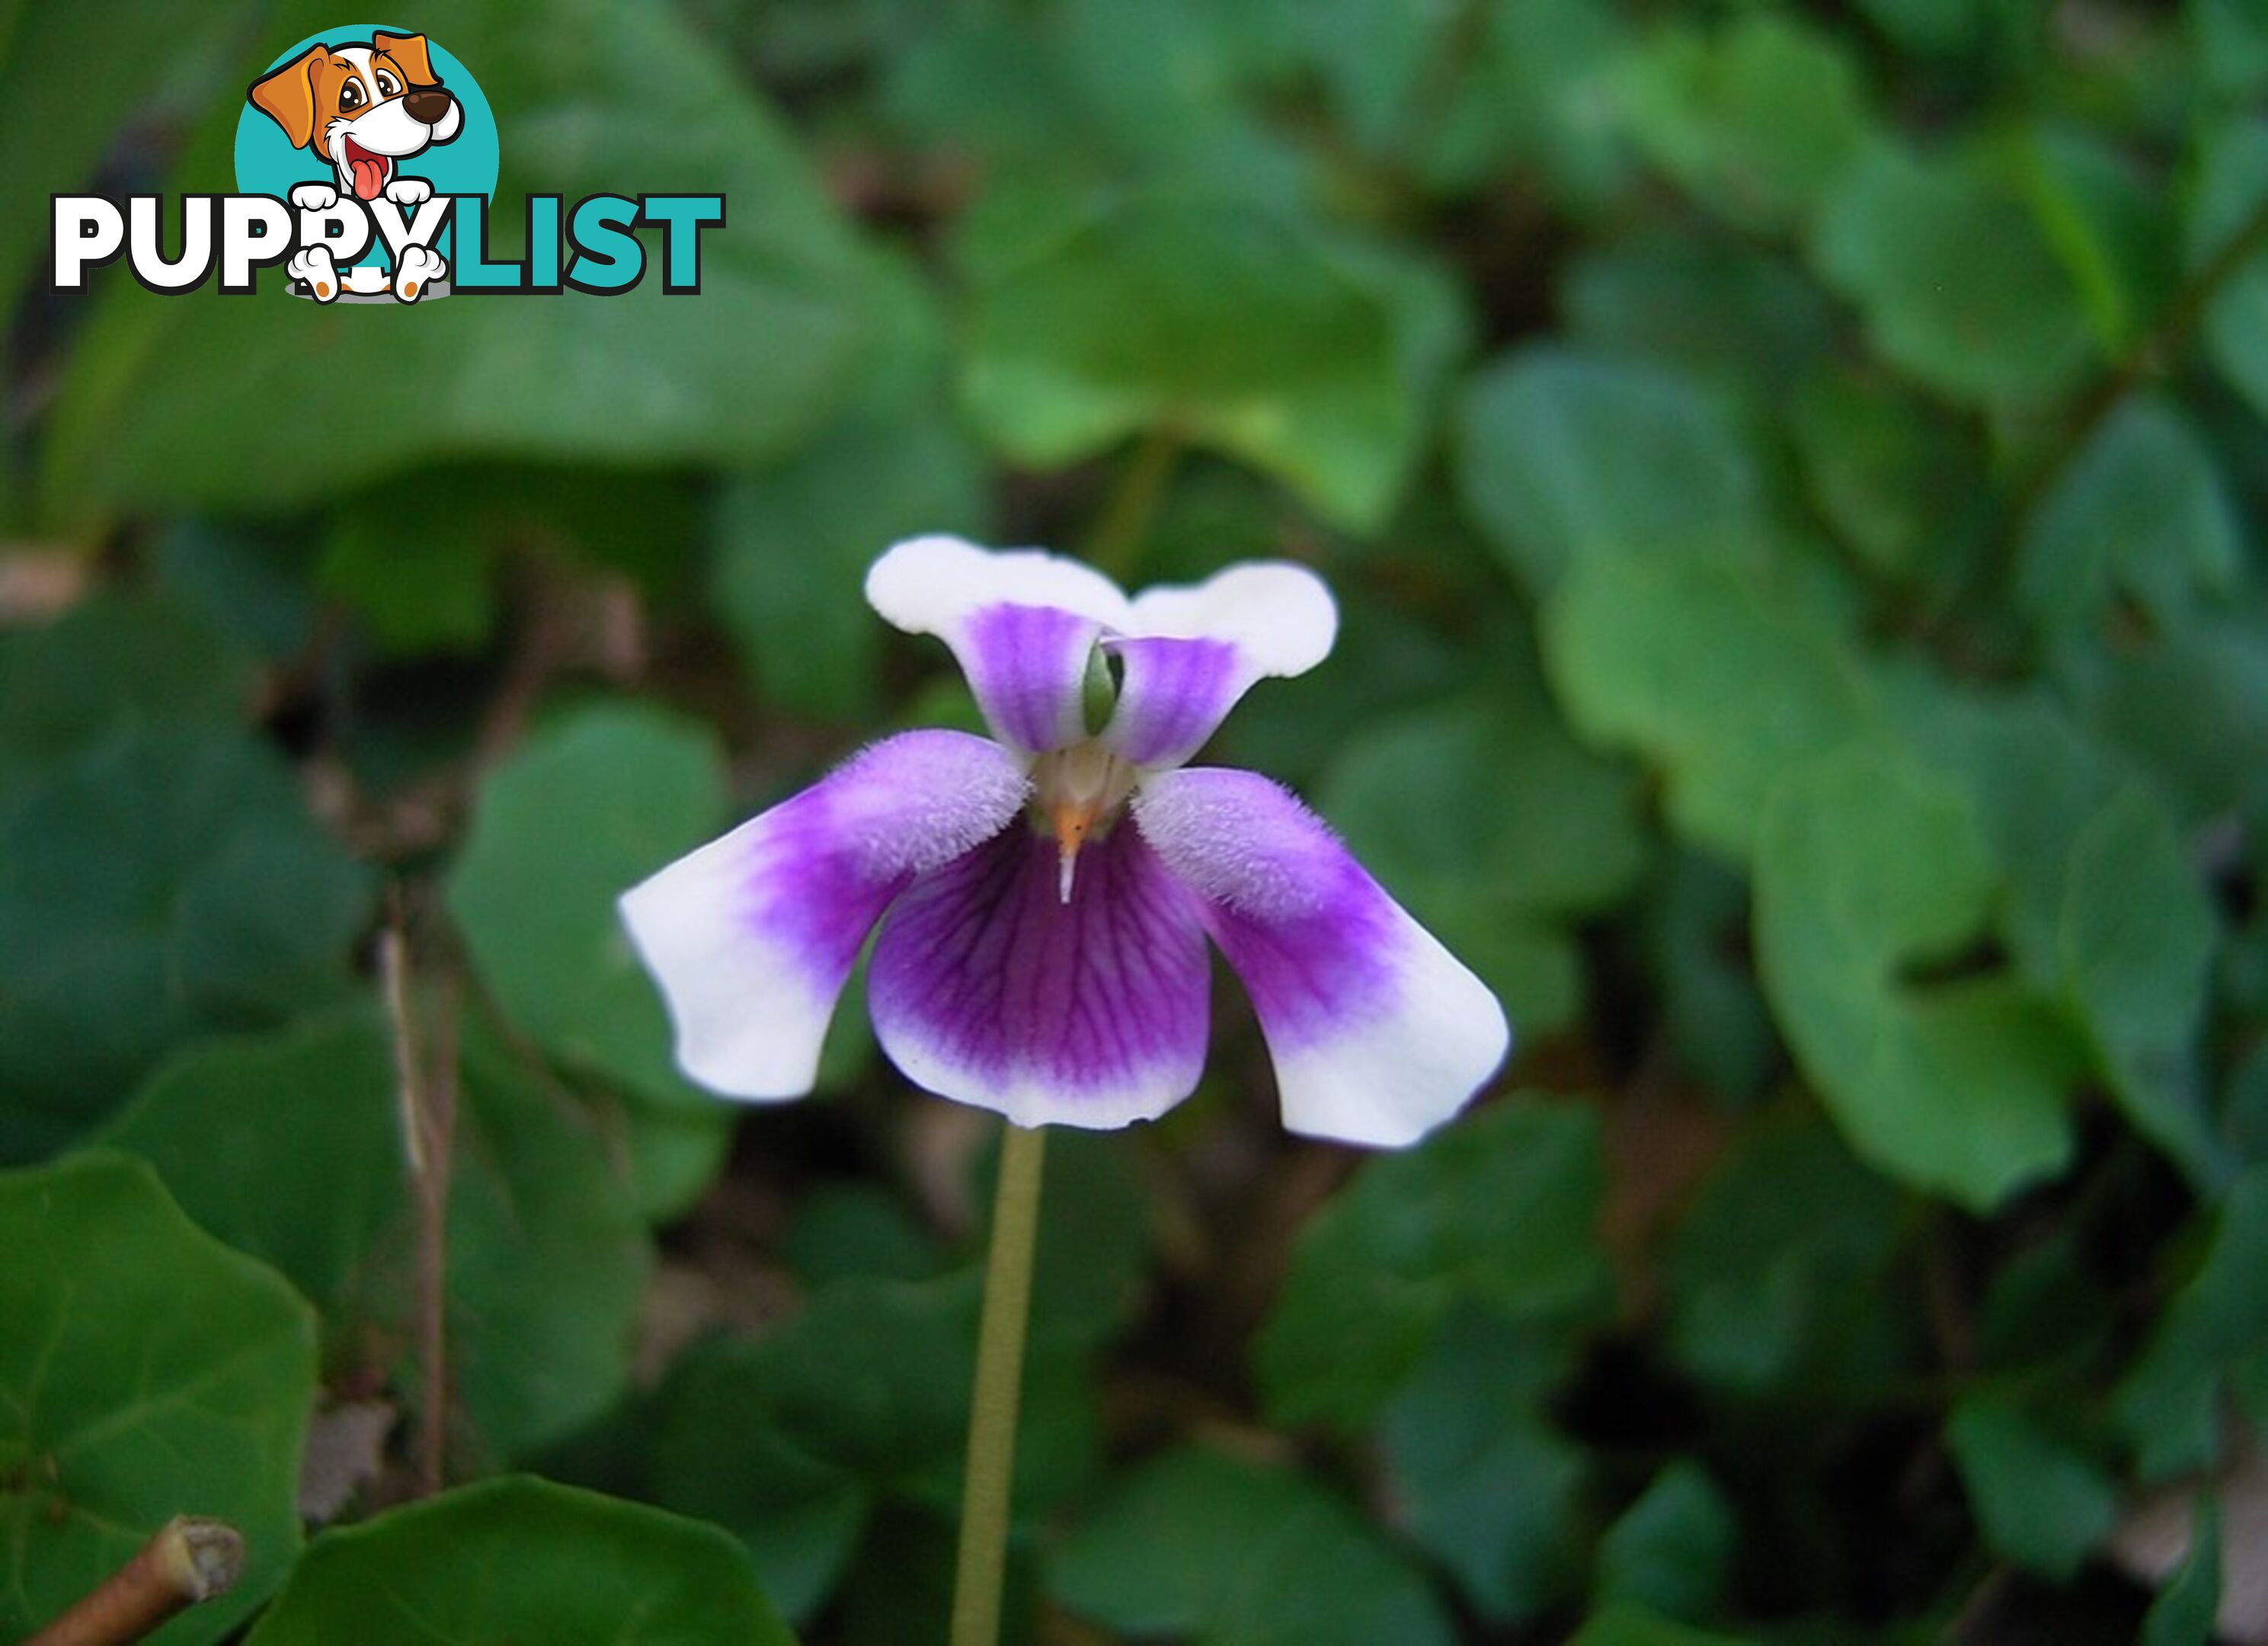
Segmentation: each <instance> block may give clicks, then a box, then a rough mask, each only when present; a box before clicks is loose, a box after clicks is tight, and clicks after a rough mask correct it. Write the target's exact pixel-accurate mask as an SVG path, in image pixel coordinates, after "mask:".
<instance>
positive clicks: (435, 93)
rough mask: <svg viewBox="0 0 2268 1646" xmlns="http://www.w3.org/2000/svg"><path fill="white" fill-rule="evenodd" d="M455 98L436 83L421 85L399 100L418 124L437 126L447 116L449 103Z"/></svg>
mask: <svg viewBox="0 0 2268 1646" xmlns="http://www.w3.org/2000/svg"><path fill="white" fill-rule="evenodd" d="M455 101H456V99H455V98H453V97H452V96H450V95H449V93H448V92H445V91H443V90H442V89H441V88H440V87H439V86H438V85H421V86H419V87H418V88H417V89H416V91H414V92H410V93H409V95H408V96H406V97H404V98H403V99H402V100H401V106H402V107H404V108H406V109H408V110H409V118H410V119H412V120H414V121H416V122H417V123H418V124H419V125H421V126H438V125H439V124H440V123H441V122H443V121H445V120H446V119H447V118H448V117H449V105H450V104H452V103H453V102H455Z"/></svg>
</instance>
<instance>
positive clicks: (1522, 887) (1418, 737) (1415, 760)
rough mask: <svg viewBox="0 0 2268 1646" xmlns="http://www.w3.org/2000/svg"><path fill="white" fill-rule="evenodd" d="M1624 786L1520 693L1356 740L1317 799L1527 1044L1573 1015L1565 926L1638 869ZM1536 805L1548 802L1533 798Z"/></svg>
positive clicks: (1641, 852) (1450, 707)
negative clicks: (1476, 978) (1494, 999)
mask: <svg viewBox="0 0 2268 1646" xmlns="http://www.w3.org/2000/svg"><path fill="white" fill-rule="evenodd" d="M1635 791H1636V785H1635V784H1634V783H1633V781H1632V779H1631V773H1630V772H1629V771H1626V770H1624V769H1622V768H1619V767H1617V766H1616V765H1613V764H1609V763H1608V762H1606V761H1604V760H1602V759H1600V758H1599V757H1597V756H1595V755H1594V754H1592V753H1591V752H1590V751H1588V750H1587V749H1584V748H1583V747H1582V746H1581V745H1580V744H1578V743H1577V742H1575V741H1574V740H1573V739H1572V738H1571V737H1569V736H1568V735H1567V733H1566V731H1565V727H1562V726H1561V725H1560V724H1559V723H1558V721H1557V719H1556V718H1554V717H1553V716H1552V715H1551V713H1550V711H1549V709H1547V708H1546V707H1545V706H1544V705H1543V703H1542V702H1541V701H1540V700H1539V698H1537V696H1536V695H1535V693H1534V692H1533V691H1532V690H1529V691H1522V692H1520V693H1518V694H1516V695H1514V696H1513V700H1512V701H1511V702H1508V703H1507V702H1504V701H1502V700H1501V698H1499V694H1496V693H1491V694H1489V695H1488V696H1485V697H1476V698H1466V699H1464V700H1462V701H1454V702H1451V703H1448V704H1444V705H1436V706H1432V707H1429V708H1426V709H1424V710H1420V711H1416V712H1410V713H1406V714H1403V715H1398V716H1395V717H1394V718H1393V719H1391V720H1383V721H1381V722H1380V723H1379V724H1377V725H1376V726H1375V727H1373V728H1372V729H1370V730H1369V731H1367V732H1366V733H1359V734H1357V735H1356V736H1354V737H1353V738H1351V739H1350V740H1349V741H1348V742H1347V743H1346V746H1345V749H1344V752H1343V753H1342V754H1341V755H1340V757H1339V758H1338V760H1337V763H1336V764H1333V766H1332V767H1331V769H1330V772H1329V777H1328V778H1327V779H1326V781H1325V783H1324V785H1323V786H1322V790H1321V792H1320V793H1318V795H1317V797H1316V804H1317V806H1318V808H1320V809H1321V810H1322V814H1323V815H1324V816H1326V817H1328V818H1329V819H1330V820H1331V822H1332V823H1335V824H1336V825H1337V827H1338V828H1339V829H1340V830H1342V831H1343V832H1344V834H1345V836H1346V838H1347V843H1348V845H1350V846H1351V847H1352V849H1353V851H1354V853H1355V855H1356V856H1358V857H1359V858H1360V859H1361V860H1362V861H1363V863H1364V865H1365V866H1366V867H1368V868H1369V869H1370V871H1371V872H1372V873H1373V874H1374V875H1377V876H1378V877H1379V879H1380V881H1381V882H1382V883H1384V885H1385V886H1386V887H1387V888H1388V890H1390V891H1392V892H1393V893H1394V895H1395V897H1399V898H1400V899H1401V900H1402V901H1403V903H1404V904H1407V905H1408V906H1409V908H1410V912H1412V913H1414V914H1415V915H1416V916H1417V917H1418V919H1419V920H1421V921H1422V922H1424V923H1425V925H1426V926H1428V927H1429V928H1431V929H1432V931H1433V932H1434V933H1435V934H1437V935H1439V936H1440V938H1441V939H1442V941H1445V942H1447V943H1448V944H1449V946H1450V947H1451V948H1454V949H1455V950H1456V951H1457V952H1458V953H1459V954H1460V955H1462V956H1464V958H1465V959H1466V961H1467V963H1469V964H1471V965H1473V966H1474V967H1475V968H1476V970H1477V971H1479V972H1480V974H1481V976H1482V977H1483V978H1484V979H1486V980H1487V982H1488V983H1489V985H1491V987H1492V988H1494V989H1495V990H1496V991H1497V993H1498V994H1499V996H1500V997H1501V998H1502V999H1503V1000H1506V1002H1507V1004H1508V1007H1509V1009H1510V1010H1511V1012H1512V1014H1513V1019H1514V1020H1515V1021H1516V1022H1519V1023H1520V1024H1521V1027H1522V1029H1523V1030H1524V1031H1526V1032H1528V1033H1530V1034H1535V1033H1540V1032H1543V1031H1544V1030H1548V1029H1550V1028H1551V1027H1553V1026H1555V1025H1557V1024H1560V1023H1564V1022H1567V1021H1568V1020H1569V1019H1570V1018H1572V1016H1573V1015H1575V1013H1576V1011H1577V1010H1578V1009H1579V1008H1580V1004H1581V1000H1580V993H1579V986H1580V985H1578V984H1577V981H1576V977H1577V959H1576V956H1575V954H1574V952H1573V947H1572V940H1571V939H1570V937H1569V936H1568V934H1567V933H1566V930H1565V921H1566V919H1567V917H1569V916H1571V915H1577V914H1581V913H1585V912H1590V911H1593V910H1596V909H1599V908H1602V907H1604V906H1606V905H1608V904H1611V903H1612V902H1614V901H1615V900H1616V898H1618V897H1621V896H1622V895H1623V894H1624V892H1625V891H1627V890H1628V889H1629V888H1630V886H1631V882H1633V881H1634V880H1635V879H1636V878H1637V875H1638V870H1639V868H1640V867H1641V866H1642V865H1643V863H1644V860H1645V853H1646V838H1645V836H1644V833H1643V832H1642V830H1641V829H1640V826H1639V823H1638V813H1637V794H1636V792H1635ZM1539 794H1545V795H1550V797H1551V803H1550V805H1548V806H1538V805H1535V804H1534V803H1532V797H1534V796H1535V795H1539ZM1563 979H1564V981H1563Z"/></svg>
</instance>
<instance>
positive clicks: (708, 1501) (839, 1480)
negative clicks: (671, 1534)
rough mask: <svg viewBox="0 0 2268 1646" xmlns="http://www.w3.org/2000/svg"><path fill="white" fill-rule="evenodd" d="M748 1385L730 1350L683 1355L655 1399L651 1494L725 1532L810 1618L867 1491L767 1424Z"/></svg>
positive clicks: (832, 1580)
mask: <svg viewBox="0 0 2268 1646" xmlns="http://www.w3.org/2000/svg"><path fill="white" fill-rule="evenodd" d="M792 1329H793V1328H791V1330H792ZM749 1385H750V1378H749V1367H748V1364H747V1359H746V1356H745V1355H744V1354H740V1353H739V1352H737V1351H735V1350H732V1349H729V1348H705V1349H702V1350H696V1352H695V1353H694V1354H691V1355H689V1356H688V1357H687V1360H686V1362H685V1363H684V1364H683V1365H681V1367H680V1369H678V1370H677V1372H676V1373H675V1374H674V1376H673V1377H672V1378H671V1380H670V1383H669V1385H668V1387H667V1388H666V1390H665V1391H664V1392H663V1395H662V1397H661V1399H662V1405H663V1416H662V1421H661V1428H660V1431H659V1434H658V1435H657V1436H655V1437H654V1441H653V1445H652V1467H653V1495H654V1497H655V1500H656V1501H657V1502H659V1503H661V1504H662V1505H663V1506H664V1507H665V1508H668V1509H676V1510H679V1511H680V1512H681V1513H684V1514H689V1515H695V1516H698V1517H700V1518H701V1519H703V1520H710V1521H714V1522H716V1523H717V1524H719V1525H721V1526H724V1527H725V1528H726V1529H728V1530H729V1531H731V1532H733V1535H734V1536H736V1537H738V1538H739V1539H740V1541H741V1542H742V1543H744V1544H746V1545H747V1548H748V1553H749V1554H750V1555H751V1556H753V1557H754V1559H755V1565H756V1571H757V1574H758V1576H761V1577H762V1580H763V1584H764V1589H765V1591H766V1592H767V1593H769V1594H770V1596H771V1598H772V1599H773V1601H774V1602H775V1603H776V1604H777V1605H778V1607H779V1609H780V1611H781V1612H782V1613H784V1614H785V1615H786V1616H788V1617H790V1618H795V1619H802V1618H807V1617H809V1616H810V1615H811V1614H812V1613H814V1612H815V1611H816V1610H817V1609H818V1608H819V1606H820V1605H821V1603H822V1602H823V1601H825V1600H826V1598H827V1597H828V1595H829V1594H831V1593H832V1592H833V1591H834V1590H835V1587H836V1584H837V1583H840V1582H841V1581H842V1578H843V1573H844V1571H845V1570H846V1569H847V1568H849V1566H850V1563H851V1556H852V1555H853V1554H855V1553H856V1552H857V1549H858V1539H859V1537H860V1535H861V1533H862V1532H864V1531H865V1526H866V1522H867V1517H868V1515H869V1513H870V1512H871V1510H872V1509H873V1500H874V1492H873V1487H871V1486H870V1485H869V1484H868V1483H867V1482H866V1481H865V1480H861V1479H860V1478H859V1477H858V1475H857V1474H856V1473H853V1472H851V1470H850V1469H848V1468H846V1467H844V1466H843V1465H841V1464H839V1463H834V1462H830V1461H828V1460H827V1459H825V1458H820V1457H816V1456H814V1455H813V1454H812V1453H811V1452H810V1451H808V1450H806V1449H805V1448H804V1447H803V1446H802V1445H800V1444H799V1443H797V1441H796V1439H795V1438H794V1437H793V1436H792V1435H790V1434H788V1433H785V1432H784V1431H783V1430H782V1429H780V1428H777V1427H776V1426H775V1425H773V1424H772V1423H771V1422H770V1421H768V1420H767V1418H766V1417H765V1415H764V1413H763V1412H762V1407H761V1405H760V1404H759V1403H757V1402H755V1401H752V1400H751V1399H750V1386H749Z"/></svg>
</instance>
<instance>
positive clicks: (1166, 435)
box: [1086, 425, 1183, 583]
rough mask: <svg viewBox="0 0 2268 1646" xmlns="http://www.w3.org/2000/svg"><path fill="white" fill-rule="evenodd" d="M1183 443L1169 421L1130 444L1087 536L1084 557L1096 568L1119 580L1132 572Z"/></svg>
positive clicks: (1177, 465)
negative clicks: (1114, 480) (1099, 518)
mask: <svg viewBox="0 0 2268 1646" xmlns="http://www.w3.org/2000/svg"><path fill="white" fill-rule="evenodd" d="M1182 449H1183V442H1182V436H1181V432H1180V431H1179V430H1177V429H1175V428H1173V427H1172V426H1170V425H1167V426H1161V427H1159V428H1155V429H1152V430H1151V431H1150V432H1148V433H1147V434H1145V435H1144V436H1143V437H1142V439H1141V440H1140V442H1139V443H1138V445H1137V446H1136V447H1134V450H1133V453H1132V454H1131V455H1130V456H1129V457H1128V458H1127V460H1126V462H1125V466H1124V467H1123V468H1122V469H1120V470H1119V471H1118V483H1117V484H1116V486H1115V487H1113V488H1112V490H1111V493H1110V496H1109V498H1108V500H1107V501H1105V503H1104V504H1103V506H1102V516H1101V520H1099V521H1098V522H1097V523H1096V525H1095V528H1094V536H1093V537H1091V538H1089V539H1088V540H1087V545H1086V557H1087V560H1088V561H1089V562H1090V563H1091V564H1092V565H1094V567H1095V568H1096V569H1097V570H1098V571H1101V572H1104V573H1105V574H1107V575H1108V576H1110V577H1114V578H1116V579H1118V580H1119V581H1120V582H1122V583H1123V582H1126V581H1128V580H1129V579H1130V578H1131V577H1132V575H1133V572H1134V568H1135V567H1136V566H1137V565H1140V564H1141V559H1142V545H1143V543H1144V541H1145V539H1146V538H1147V537H1148V536H1149V535H1150V524H1151V522H1152V520H1155V519H1156V518H1157V513H1158V505H1159V504H1160V502H1162V501H1163V500H1164V499H1165V495H1166V483H1167V482H1168V481H1170V480H1171V479H1172V478H1173V477H1174V470H1175V469H1176V468H1178V467H1179V466H1180V464H1181V461H1182Z"/></svg>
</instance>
